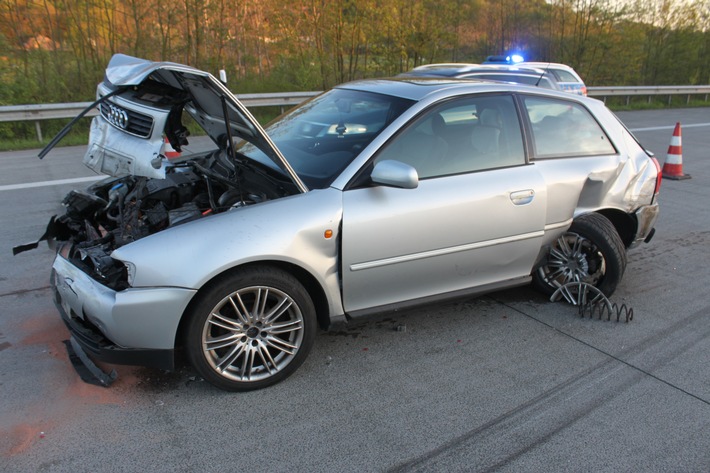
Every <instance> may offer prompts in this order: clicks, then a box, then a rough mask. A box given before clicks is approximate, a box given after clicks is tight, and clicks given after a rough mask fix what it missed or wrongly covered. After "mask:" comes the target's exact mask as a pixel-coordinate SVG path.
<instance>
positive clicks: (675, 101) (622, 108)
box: [596, 95, 710, 112]
mask: <svg viewBox="0 0 710 473" xmlns="http://www.w3.org/2000/svg"><path fill="white" fill-rule="evenodd" d="M596 98H601V97H596ZM606 106H607V107H609V108H610V109H611V110H613V111H615V112H626V111H635V110H663V109H665V108H693V107H710V100H703V99H702V98H691V99H690V101H688V97H687V96H686V95H672V96H671V100H670V103H669V100H668V96H663V95H660V96H654V97H652V98H651V101H650V102H649V100H648V97H644V96H638V97H630V98H629V100H628V102H627V100H626V97H607V100H606Z"/></svg>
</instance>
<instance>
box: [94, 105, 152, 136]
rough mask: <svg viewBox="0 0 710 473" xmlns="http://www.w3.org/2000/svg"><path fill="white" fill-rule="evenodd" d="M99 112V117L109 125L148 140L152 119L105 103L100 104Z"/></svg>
mask: <svg viewBox="0 0 710 473" xmlns="http://www.w3.org/2000/svg"><path fill="white" fill-rule="evenodd" d="M99 110H100V111H101V116H102V117H104V118H105V119H106V121H108V122H109V123H110V124H111V125H113V126H115V127H116V128H118V129H119V130H122V131H125V132H126V133H130V134H131V135H135V136H140V137H141V138H148V137H150V134H151V132H152V131H153V117H151V116H150V115H144V114H142V113H138V112H134V111H133V110H129V109H126V108H123V107H119V106H118V105H114V104H113V103H111V102H107V101H105V102H101V105H99Z"/></svg>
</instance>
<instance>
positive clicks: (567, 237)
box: [539, 233, 606, 289]
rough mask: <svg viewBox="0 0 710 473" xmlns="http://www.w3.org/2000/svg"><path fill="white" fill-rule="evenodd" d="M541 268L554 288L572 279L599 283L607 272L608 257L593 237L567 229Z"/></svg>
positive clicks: (541, 274) (594, 283) (542, 273)
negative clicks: (606, 257) (588, 237)
mask: <svg viewBox="0 0 710 473" xmlns="http://www.w3.org/2000/svg"><path fill="white" fill-rule="evenodd" d="M539 272H540V276H541V277H542V279H543V281H545V283H547V284H548V285H549V286H550V287H552V288H553V289H556V288H558V287H561V286H564V285H565V284H567V283H571V282H585V283H588V284H591V285H593V286H598V285H599V283H600V281H601V280H602V279H603V278H604V274H605V273H606V260H605V259H604V255H603V254H602V252H601V250H600V249H599V247H597V245H595V244H594V243H593V242H592V241H591V240H589V239H587V238H585V237H583V236H581V235H578V234H576V233H565V234H564V235H562V236H561V237H560V238H558V239H557V242H556V243H555V245H554V246H553V247H552V249H551V250H550V254H549V255H548V260H547V264H545V265H544V266H542V267H541V268H540V269H539Z"/></svg>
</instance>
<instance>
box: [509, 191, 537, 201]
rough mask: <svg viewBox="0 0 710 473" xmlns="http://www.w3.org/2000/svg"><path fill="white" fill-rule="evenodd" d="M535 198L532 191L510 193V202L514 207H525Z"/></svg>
mask: <svg viewBox="0 0 710 473" xmlns="http://www.w3.org/2000/svg"><path fill="white" fill-rule="evenodd" d="M534 198H535V191H534V190H532V189H525V190H522V191H515V192H511V193H510V200H511V201H512V202H513V204H514V205H527V204H529V203H530V202H532V201H533V199H534Z"/></svg>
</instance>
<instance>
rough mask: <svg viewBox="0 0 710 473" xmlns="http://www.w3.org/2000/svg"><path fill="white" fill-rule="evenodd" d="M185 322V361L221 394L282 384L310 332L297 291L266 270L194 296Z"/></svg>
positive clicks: (290, 279)
mask: <svg viewBox="0 0 710 473" xmlns="http://www.w3.org/2000/svg"><path fill="white" fill-rule="evenodd" d="M190 317H191V318H190V321H189V325H188V330H187V340H186V345H187V346H186V348H187V355H188V358H189V360H190V361H191V363H192V365H193V366H194V367H195V369H196V370H197V371H198V372H199V373H200V375H202V377H203V378H205V380H207V381H209V382H210V383H212V384H213V385H215V386H217V387H219V388H221V389H225V390H227V391H248V390H252V389H260V388H264V387H267V386H270V385H272V384H275V383H277V382H279V381H281V380H283V379H285V378H286V377H288V376H289V375H290V374H291V373H293V372H294V371H296V369H297V368H298V367H299V366H300V365H301V364H302V363H303V361H304V360H305V359H306V357H307V356H308V352H309V351H310V349H311V347H312V346H313V340H314V338H315V332H316V315H315V308H314V306H313V302H312V301H311V299H310V297H309V296H308V293H307V292H306V290H305V289H304V288H303V285H302V284H301V283H300V282H299V281H298V280H297V279H296V278H295V277H294V276H292V275H291V274H289V273H286V272H283V271H280V270H278V269H276V268H271V267H254V268H248V269H245V270H243V271H240V272H238V273H235V274H233V275H231V276H228V277H226V278H225V279H223V280H222V281H220V282H218V283H217V284H215V285H214V286H212V287H210V288H209V289H207V290H206V291H205V292H204V293H203V294H201V295H200V296H199V299H198V300H197V302H196V303H195V305H194V306H193V308H192V313H191V314H190Z"/></svg>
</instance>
